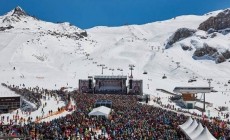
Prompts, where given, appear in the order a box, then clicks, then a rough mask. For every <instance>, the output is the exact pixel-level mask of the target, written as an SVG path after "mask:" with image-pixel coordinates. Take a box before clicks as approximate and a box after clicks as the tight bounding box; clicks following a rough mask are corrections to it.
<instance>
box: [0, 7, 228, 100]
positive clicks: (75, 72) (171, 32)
mask: <svg viewBox="0 0 230 140" xmlns="http://www.w3.org/2000/svg"><path fill="white" fill-rule="evenodd" d="M221 12H224V11H223V10H220V11H215V12H211V13H208V14H205V15H202V16H196V15H186V16H179V17H176V18H173V19H169V20H166V21H158V22H153V23H148V24H145V25H125V26H121V27H104V26H99V27H94V28H91V29H87V30H82V29H79V28H78V27H75V26H73V25H71V24H70V23H50V22H45V21H41V20H39V19H37V18H35V17H32V16H30V15H29V14H27V13H26V12H25V11H23V10H22V9H21V8H20V7H17V8H15V9H14V10H12V11H10V12H8V13H7V14H5V15H3V16H1V17H0V71H1V73H0V82H4V83H7V82H8V83H10V84H17V85H19V84H22V83H24V84H25V85H26V86H37V85H39V86H41V87H45V88H55V86H56V88H60V87H61V86H66V85H67V83H68V86H71V87H73V88H77V85H78V79H79V78H87V76H89V75H99V74H101V67H100V66H97V65H100V64H105V66H107V69H104V75H112V74H113V75H121V74H123V75H128V74H130V71H129V67H128V65H129V64H134V65H135V68H134V71H133V75H134V78H140V79H144V92H145V93H149V94H154V93H155V92H156V88H164V89H166V90H169V91H172V90H173V88H174V87H175V86H208V83H207V81H206V79H207V78H212V79H213V82H212V86H214V88H215V89H216V90H218V91H220V92H218V93H215V94H213V95H212V96H210V98H209V97H207V98H208V100H210V101H212V100H216V99H217V98H219V95H218V94H220V93H221V92H222V91H226V93H229V90H230V89H229V88H228V87H227V86H226V85H225V84H226V83H227V82H228V80H230V77H229V74H230V72H229V69H230V65H229V64H230V62H229V59H228V58H227V57H226V58H224V59H225V60H224V61H219V59H220V57H221V55H222V56H223V55H224V53H225V52H227V50H230V41H229V39H230V34H227V33H226V32H225V33H223V32H221V31H223V29H221V30H216V29H213V30H212V32H210V30H209V31H205V30H201V29H198V28H200V24H201V23H203V22H205V21H206V20H207V19H209V18H210V17H213V16H218V14H220V13H221ZM224 30H225V29H224ZM226 30H227V28H226ZM226 30H225V31H226ZM172 39H175V40H172ZM87 54H88V55H87ZM213 60H214V61H213ZM113 69H114V70H113ZM119 69H123V71H120V70H119ZM144 71H146V72H147V73H148V74H143V72H144ZM164 74H165V75H166V76H167V79H162V76H163V75H164ZM191 78H196V79H197V82H192V83H188V80H189V79H191ZM147 85H149V88H147ZM226 96H227V94H226ZM221 99H222V98H221ZM224 100H226V101H228V99H227V98H225V99H224ZM224 100H221V101H220V102H217V104H221V103H222V102H223V101H224Z"/></svg>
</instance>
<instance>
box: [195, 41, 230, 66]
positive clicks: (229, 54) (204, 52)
mask: <svg viewBox="0 0 230 140" xmlns="http://www.w3.org/2000/svg"><path fill="white" fill-rule="evenodd" d="M193 58H194V59H209V60H214V61H215V62H216V63H217V64H218V63H222V62H225V61H226V60H227V59H230V51H229V50H226V51H225V52H222V53H220V52H218V50H217V49H216V48H213V47H210V46H209V45H208V44H206V43H204V44H203V47H202V48H198V49H197V50H196V51H195V52H194V54H193Z"/></svg>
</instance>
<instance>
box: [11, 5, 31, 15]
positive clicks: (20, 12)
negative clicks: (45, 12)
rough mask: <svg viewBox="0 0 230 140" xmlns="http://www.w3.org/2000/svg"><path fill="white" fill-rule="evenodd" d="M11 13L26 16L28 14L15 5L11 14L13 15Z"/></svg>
mask: <svg viewBox="0 0 230 140" xmlns="http://www.w3.org/2000/svg"><path fill="white" fill-rule="evenodd" d="M13 15H17V16H27V15H28V14H27V13H26V12H25V11H24V10H22V8H21V7H19V6H17V7H16V8H14V12H13V14H12V16H13Z"/></svg>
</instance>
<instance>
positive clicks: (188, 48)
mask: <svg viewBox="0 0 230 140" xmlns="http://www.w3.org/2000/svg"><path fill="white" fill-rule="evenodd" d="M180 45H181V48H182V49H183V50H184V51H187V50H189V51H191V50H192V47H191V46H187V45H185V44H180Z"/></svg>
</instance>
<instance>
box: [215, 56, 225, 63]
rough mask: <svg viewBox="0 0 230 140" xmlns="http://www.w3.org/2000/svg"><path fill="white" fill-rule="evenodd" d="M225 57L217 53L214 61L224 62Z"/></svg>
mask: <svg viewBox="0 0 230 140" xmlns="http://www.w3.org/2000/svg"><path fill="white" fill-rule="evenodd" d="M225 61H226V59H225V57H224V56H223V55H218V56H217V58H216V63H217V64H218V63H222V62H225Z"/></svg>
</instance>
